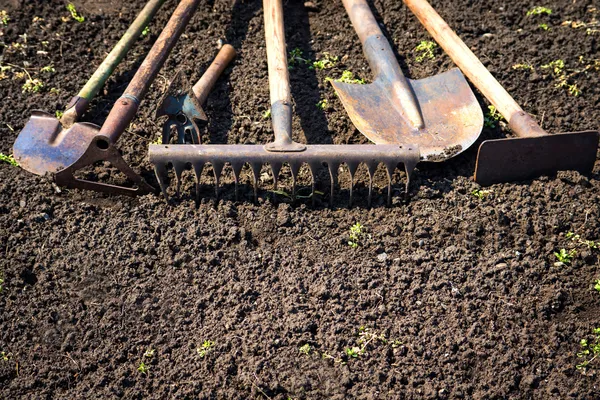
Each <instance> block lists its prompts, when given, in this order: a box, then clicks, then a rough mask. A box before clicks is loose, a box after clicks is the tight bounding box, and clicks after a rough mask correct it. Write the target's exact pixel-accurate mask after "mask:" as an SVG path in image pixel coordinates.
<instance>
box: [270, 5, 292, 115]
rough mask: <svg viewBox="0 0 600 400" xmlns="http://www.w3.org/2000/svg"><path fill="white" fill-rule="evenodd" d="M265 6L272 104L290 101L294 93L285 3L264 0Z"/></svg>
mask: <svg viewBox="0 0 600 400" xmlns="http://www.w3.org/2000/svg"><path fill="white" fill-rule="evenodd" d="M263 8H264V13H265V39H266V43H267V62H268V63H269V91H270V94H271V105H273V104H275V103H276V102H278V101H283V102H288V103H289V102H291V100H292V95H291V92H290V76H289V73H288V60H287V51H286V46H285V29H284V27H283V5H282V3H281V0H264V1H263Z"/></svg>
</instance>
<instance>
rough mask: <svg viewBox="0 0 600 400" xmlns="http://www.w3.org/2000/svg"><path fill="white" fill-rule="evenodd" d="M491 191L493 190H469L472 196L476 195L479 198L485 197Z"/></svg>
mask: <svg viewBox="0 0 600 400" xmlns="http://www.w3.org/2000/svg"><path fill="white" fill-rule="evenodd" d="M492 193H493V191H492V190H489V189H475V190H473V191H472V192H471V194H472V195H473V196H475V197H477V198H478V199H479V200H483V199H485V198H486V197H488V196H489V195H490V194H492Z"/></svg>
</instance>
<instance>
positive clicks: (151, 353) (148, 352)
mask: <svg viewBox="0 0 600 400" xmlns="http://www.w3.org/2000/svg"><path fill="white" fill-rule="evenodd" d="M155 352H156V350H154V349H148V350H146V351H145V352H144V357H146V358H152V357H154V353H155Z"/></svg>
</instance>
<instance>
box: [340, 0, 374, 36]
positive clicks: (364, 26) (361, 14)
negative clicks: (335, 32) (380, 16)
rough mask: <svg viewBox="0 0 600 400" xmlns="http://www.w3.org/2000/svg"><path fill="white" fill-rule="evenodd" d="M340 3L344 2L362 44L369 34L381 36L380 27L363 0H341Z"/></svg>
mask: <svg viewBox="0 0 600 400" xmlns="http://www.w3.org/2000/svg"><path fill="white" fill-rule="evenodd" d="M342 3H344V7H345V8H346V12H347V13H348V16H349V17H350V21H352V26H353V27H354V30H355V31H356V33H357V34H358V37H359V39H360V42H361V43H362V44H363V45H364V44H365V41H366V40H367V38H368V37H369V36H373V35H379V36H383V32H381V28H379V24H378V23H377V21H376V20H375V17H374V16H373V13H372V12H371V9H370V8H369V4H367V2H366V1H365V0H342Z"/></svg>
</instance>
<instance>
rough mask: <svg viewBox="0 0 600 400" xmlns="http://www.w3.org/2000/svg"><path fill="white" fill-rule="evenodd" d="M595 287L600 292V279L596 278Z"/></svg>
mask: <svg viewBox="0 0 600 400" xmlns="http://www.w3.org/2000/svg"><path fill="white" fill-rule="evenodd" d="M594 289H595V290H596V291H597V292H598V293H600V279H596V280H595V281H594Z"/></svg>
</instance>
